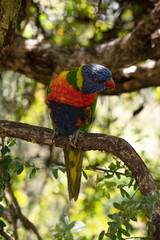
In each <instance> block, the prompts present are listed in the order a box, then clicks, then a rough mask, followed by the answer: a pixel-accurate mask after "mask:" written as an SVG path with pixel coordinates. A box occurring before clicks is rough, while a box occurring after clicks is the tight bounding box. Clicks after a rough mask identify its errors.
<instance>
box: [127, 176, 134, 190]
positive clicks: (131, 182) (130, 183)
mask: <svg viewBox="0 0 160 240" xmlns="http://www.w3.org/2000/svg"><path fill="white" fill-rule="evenodd" d="M133 182H134V178H131V180H130V182H129V184H128V187H129V188H130V187H131V186H132V184H133Z"/></svg>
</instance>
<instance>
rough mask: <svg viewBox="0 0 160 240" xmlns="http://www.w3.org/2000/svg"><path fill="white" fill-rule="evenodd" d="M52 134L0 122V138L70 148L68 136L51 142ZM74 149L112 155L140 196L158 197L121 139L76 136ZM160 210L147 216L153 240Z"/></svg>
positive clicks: (144, 170)
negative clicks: (139, 192)
mask: <svg viewBox="0 0 160 240" xmlns="http://www.w3.org/2000/svg"><path fill="white" fill-rule="evenodd" d="M52 134H53V130H51V129H48V128H44V127H38V126H32V125H28V124H24V123H17V122H10V121H0V137H3V138H4V137H14V138H20V139H22V140H26V141H28V142H33V143H38V144H41V145H49V146H57V147H61V148H70V147H71V145H72V143H71V139H70V136H60V137H58V138H56V139H55V140H54V141H53V142H52V140H51V139H52ZM77 149H79V150H80V149H81V150H84V151H87V150H99V151H106V152H109V153H112V154H113V155H115V156H117V157H118V158H119V159H120V160H122V161H123V162H124V163H125V165H126V166H127V167H128V168H129V170H130V171H131V173H132V175H133V177H134V178H135V179H136V181H137V184H138V186H139V189H140V191H141V193H142V195H144V196H147V195H156V194H157V193H158V190H157V187H156V185H155V181H154V179H153V177H152V175H151V174H150V171H149V170H148V168H147V167H146V165H145V163H144V162H143V161H142V159H141V158H140V156H139V155H138V154H137V152H136V151H135V150H134V149H133V148H132V146H131V145H130V144H129V143H128V142H127V141H126V140H124V139H122V138H119V137H114V136H110V135H105V134H94V133H87V134H80V136H79V138H78V142H77ZM159 219H160V207H159V206H158V205H156V204H155V205H154V207H153V210H152V213H151V215H150V221H151V225H152V232H153V239H155V240H159V236H160V221H159Z"/></svg>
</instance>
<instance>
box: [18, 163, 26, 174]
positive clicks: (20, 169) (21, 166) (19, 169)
mask: <svg viewBox="0 0 160 240" xmlns="http://www.w3.org/2000/svg"><path fill="white" fill-rule="evenodd" d="M23 170H24V166H23V165H22V164H21V165H20V166H19V168H18V170H17V175H20V174H21V173H22V172H23Z"/></svg>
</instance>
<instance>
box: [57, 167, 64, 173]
mask: <svg viewBox="0 0 160 240" xmlns="http://www.w3.org/2000/svg"><path fill="white" fill-rule="evenodd" d="M58 169H59V170H60V171H61V172H63V173H65V172H66V170H65V168H62V167H59V168H58Z"/></svg>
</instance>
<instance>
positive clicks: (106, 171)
mask: <svg viewBox="0 0 160 240" xmlns="http://www.w3.org/2000/svg"><path fill="white" fill-rule="evenodd" d="M87 169H92V170H94V171H97V170H98V171H101V172H105V173H114V174H116V175H123V176H126V175H125V174H124V173H121V172H115V171H112V170H108V169H104V168H100V167H94V166H88V167H87Z"/></svg>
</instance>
